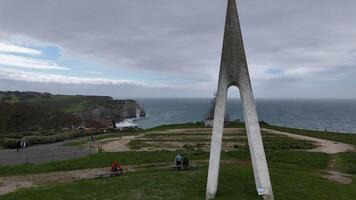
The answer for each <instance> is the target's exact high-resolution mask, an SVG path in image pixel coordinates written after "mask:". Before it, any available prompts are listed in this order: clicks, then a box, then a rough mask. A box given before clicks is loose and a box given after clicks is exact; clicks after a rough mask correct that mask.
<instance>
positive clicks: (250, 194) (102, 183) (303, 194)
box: [1, 151, 356, 200]
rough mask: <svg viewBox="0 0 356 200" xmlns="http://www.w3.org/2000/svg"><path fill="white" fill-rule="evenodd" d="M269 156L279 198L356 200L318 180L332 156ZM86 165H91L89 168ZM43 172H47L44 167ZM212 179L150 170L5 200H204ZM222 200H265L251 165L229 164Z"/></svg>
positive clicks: (202, 171)
mask: <svg viewBox="0 0 356 200" xmlns="http://www.w3.org/2000/svg"><path fill="white" fill-rule="evenodd" d="M174 153H175V152H160V153H159V152H149V153H142V152H140V153H133V154H127V153H124V154H116V153H115V154H116V155H115V154H112V155H110V154H101V155H98V157H96V158H95V156H93V157H92V158H91V159H90V161H89V160H87V161H84V160H82V161H81V162H79V161H77V162H76V161H72V164H73V165H77V166H79V165H82V166H87V164H88V163H96V166H99V165H104V164H108V163H110V161H111V159H112V158H114V157H115V158H119V157H120V156H123V157H122V158H124V157H125V158H126V159H127V160H125V161H123V162H124V163H125V164H126V163H127V164H129V163H151V162H152V163H154V162H162V161H170V160H172V158H174ZM125 154H126V155H125ZM188 155H189V156H191V158H193V159H203V158H207V156H208V155H207V154H205V153H202V152H200V153H197V154H188ZM267 155H268V160H269V166H270V171H271V178H272V184H273V188H274V193H275V197H276V199H292V200H293V199H295V200H297V199H298V200H299V199H306V200H308V199H310V200H314V199H326V200H329V199H330V200H335V199H338V200H352V199H353V197H354V196H355V195H356V190H355V188H356V185H355V182H353V183H352V184H349V185H343V184H340V183H336V182H332V181H328V180H326V179H324V178H322V177H320V176H319V175H318V173H317V171H319V170H323V169H325V168H326V167H327V165H328V161H329V158H330V157H329V156H328V155H326V154H322V153H307V152H285V151H269V152H268V153H267ZM236 158H239V159H243V160H244V159H245V160H248V156H246V152H233V153H230V154H224V155H223V159H236ZM85 162H88V163H86V164H84V163H85ZM68 164H69V163H68ZM42 167H44V168H46V166H44V165H42ZM47 167H48V166H47ZM42 169H43V168H42ZM1 171H2V170H1ZM206 175H207V167H204V166H203V167H198V168H195V169H193V170H189V171H172V170H170V169H160V170H155V169H147V170H144V171H140V172H134V173H129V174H127V176H124V177H117V178H101V179H93V180H81V181H77V182H72V183H65V184H51V185H48V186H44V187H38V188H31V189H23V190H19V191H17V192H15V193H11V194H8V195H5V196H2V197H1V199H4V200H7V199H56V200H57V199H58V200H59V199H61V200H62V199H63V200H67V199H68V200H69V199H88V200H94V199H112V200H115V199H159V200H160V199H162V200H163V199H172V200H176V199H177V200H178V199H203V198H204V193H205V185H206ZM353 180H355V176H353ZM330 191H332V192H330ZM217 197H218V198H217V199H221V200H222V199H226V200H228V199H246V200H249V199H251V200H252V199H261V198H260V197H258V196H257V195H256V192H255V186H254V179H253V174H252V168H251V165H250V164H245V165H223V166H222V168H221V176H220V190H219V192H218V196H217Z"/></svg>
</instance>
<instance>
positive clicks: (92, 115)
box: [78, 100, 146, 124]
mask: <svg viewBox="0 0 356 200" xmlns="http://www.w3.org/2000/svg"><path fill="white" fill-rule="evenodd" d="M78 115H79V116H80V117H81V119H82V120H83V121H90V120H94V121H97V122H100V123H104V124H111V123H112V121H122V120H125V119H130V118H137V117H144V116H145V115H146V114H145V111H144V109H143V107H142V106H141V105H139V104H138V103H137V102H136V101H134V100H113V101H110V102H107V103H105V104H103V105H99V106H98V107H96V108H94V109H92V110H89V111H85V112H81V113H79V114H78Z"/></svg>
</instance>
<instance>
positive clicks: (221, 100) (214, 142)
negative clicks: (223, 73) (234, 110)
mask: <svg viewBox="0 0 356 200" xmlns="http://www.w3.org/2000/svg"><path fill="white" fill-rule="evenodd" d="M227 89H228V86H227V84H226V81H225V80H224V78H223V77H220V80H219V86H218V91H217V94H216V104H215V111H214V125H213V133H212V138H211V144H210V161H209V172H208V184H207V189H206V199H207V200H210V199H214V198H215V195H216V191H217V189H218V181H219V168H220V156H221V146H222V137H223V131H224V119H225V107H226V98H227Z"/></svg>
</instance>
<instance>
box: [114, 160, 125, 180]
mask: <svg viewBox="0 0 356 200" xmlns="http://www.w3.org/2000/svg"><path fill="white" fill-rule="evenodd" d="M123 172H124V171H123V169H122V167H121V166H120V164H119V163H118V162H117V160H115V161H114V162H113V164H112V165H111V175H113V174H115V176H118V175H119V174H123Z"/></svg>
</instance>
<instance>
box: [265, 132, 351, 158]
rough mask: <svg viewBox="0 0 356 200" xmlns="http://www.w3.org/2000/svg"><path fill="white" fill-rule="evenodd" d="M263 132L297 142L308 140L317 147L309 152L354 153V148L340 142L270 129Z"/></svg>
mask: <svg viewBox="0 0 356 200" xmlns="http://www.w3.org/2000/svg"><path fill="white" fill-rule="evenodd" d="M263 130H265V131H268V132H270V133H275V134H279V135H285V136H288V137H291V138H295V139H299V140H308V141H311V142H314V143H315V144H316V145H317V146H318V147H317V148H315V149H312V150H310V151H312V152H323V153H327V154H337V153H342V152H347V151H355V146H354V145H351V144H345V143H341V142H335V141H330V140H325V139H319V138H314V137H309V136H304V135H297V134H293V133H286V132H281V131H275V130H271V129H263Z"/></svg>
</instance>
